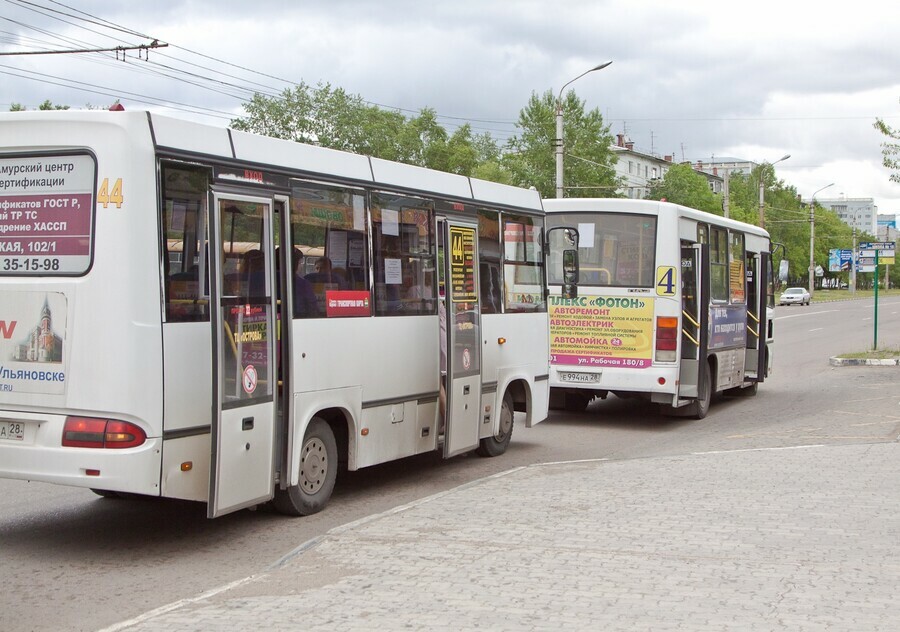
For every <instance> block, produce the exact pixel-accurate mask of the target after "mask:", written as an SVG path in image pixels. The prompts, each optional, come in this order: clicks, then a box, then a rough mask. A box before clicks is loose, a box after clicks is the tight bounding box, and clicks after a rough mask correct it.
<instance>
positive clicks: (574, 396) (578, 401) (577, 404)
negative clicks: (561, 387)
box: [566, 393, 593, 413]
mask: <svg viewBox="0 0 900 632" xmlns="http://www.w3.org/2000/svg"><path fill="white" fill-rule="evenodd" d="M592 399H593V397H591V396H590V395H585V394H584V393H566V410H567V411H569V412H570V413H580V412H584V409H585V408H587V407H588V404H590V403H591V400H592Z"/></svg>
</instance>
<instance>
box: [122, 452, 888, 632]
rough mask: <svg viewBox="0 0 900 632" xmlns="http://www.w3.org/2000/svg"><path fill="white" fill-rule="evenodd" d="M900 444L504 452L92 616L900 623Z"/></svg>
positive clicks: (740, 625)
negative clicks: (168, 592)
mask: <svg viewBox="0 0 900 632" xmlns="http://www.w3.org/2000/svg"><path fill="white" fill-rule="evenodd" d="M898 464H900V444H897V443H879V444H869V445H845V446H811V447H806V448H794V449H779V450H750V451H739V452H719V453H705V454H694V455H687V456H679V457H668V458H648V459H639V460H630V461H591V462H577V463H561V464H546V465H540V466H532V467H526V468H520V469H515V470H511V471H509V472H506V473H504V474H501V475H498V476H493V477H490V478H487V479H483V480H480V481H477V482H475V483H472V484H469V485H465V486H463V487H459V488H457V489H454V490H451V491H449V492H446V493H442V494H438V495H435V496H432V497H429V498H426V499H424V500H422V501H419V502H416V503H413V504H410V505H406V506H403V507H399V508H397V509H395V510H393V511H390V512H386V513H383V514H379V515H376V516H372V517H370V518H367V519H365V520H361V521H358V522H356V523H352V524H349V525H345V526H342V527H339V528H337V529H334V530H332V531H330V532H329V533H328V534H326V535H325V536H323V537H321V538H318V539H317V540H315V541H312V542H309V543H306V544H305V545H304V546H302V547H300V548H299V549H298V550H296V551H294V552H293V553H292V554H291V555H289V556H287V557H286V558H285V559H284V560H282V561H281V562H280V563H278V564H276V565H274V566H273V567H271V568H270V569H268V570H266V571H265V572H261V573H260V574H259V575H257V576H254V577H251V578H248V579H246V580H244V581H241V582H236V583H235V584H232V585H231V586H229V587H223V588H222V589H220V590H219V591H213V592H212V593H210V594H207V595H205V596H201V597H195V598H190V599H186V600H185V601H182V602H179V603H177V604H172V605H171V606H168V607H166V608H161V609H159V610H156V611H153V612H151V613H148V614H147V615H145V616H143V617H139V618H138V619H136V620H133V621H129V622H123V623H121V624H119V625H117V626H113V627H112V628H108V630H110V631H111V630H129V631H132V630H134V631H159V632H181V631H192V630H198V631H199V630H203V631H208V630H222V631H226V630H227V631H229V632H231V631H232V630H260V631H263V630H265V631H269V630H298V631H299V630H328V631H329V632H331V631H343V630H360V631H363V630H365V631H371V630H447V631H451V630H454V631H455V630H629V631H630V630H654V631H656V630H779V629H780V630H792V631H793V630H853V631H857V630H897V629H900V600H898V599H897V597H896V594H895V592H896V590H897V588H898V586H900V541H898V540H900V512H898V508H900V467H898Z"/></svg>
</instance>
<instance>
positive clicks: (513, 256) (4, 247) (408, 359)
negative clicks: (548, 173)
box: [0, 111, 549, 518]
mask: <svg viewBox="0 0 900 632" xmlns="http://www.w3.org/2000/svg"><path fill="white" fill-rule="evenodd" d="M543 222H544V214H543V210H542V204H541V200H540V198H539V196H538V195H537V193H536V192H534V191H528V190H525V189H519V188H514V187H509V186H505V185H500V184H495V183H490V182H485V181H480V180H476V179H471V178H467V177H463V176H459V175H453V174H448V173H442V172H436V171H431V170H427V169H422V168H418V167H413V166H409V165H403V164H397V163H393V162H389V161H385V160H379V159H375V158H369V157H366V156H361V155H353V154H349V153H344V152H339V151H333V150H328V149H323V148H318V147H312V146H308V145H303V144H299V143H294V142H287V141H280V140H275V139H270V138H264V137H260V136H256V135H251V134H246V133H241V132H237V131H233V130H229V129H225V128H217V127H210V126H205V125H200V124H196V123H192V122H187V121H183V120H177V119H172V118H166V117H162V116H157V115H156V114H151V113H148V112H72V111H66V112H17V113H7V114H0V477H6V478H16V479H24V480H32V481H44V482H49V483H58V484H63V485H72V486H79V487H87V488H91V489H93V490H94V491H96V492H97V493H98V494H100V495H103V496H109V497H115V496H122V495H126V494H140V495H150V496H160V497H165V498H179V499H188V500H194V501H205V502H207V503H208V515H209V517H211V518H212V517H216V516H220V515H222V514H225V513H228V512H231V511H235V510H238V509H241V508H245V507H251V506H255V505H259V504H261V503H265V502H267V501H270V500H273V502H274V505H275V507H276V508H277V509H278V510H279V511H282V512H284V513H287V514H295V515H305V514H309V513H313V512H315V511H318V510H320V509H321V508H322V507H323V506H324V505H325V503H326V502H327V500H328V498H329V496H330V495H331V492H332V489H333V486H334V481H335V474H336V471H337V469H338V467H339V466H344V467H346V468H348V469H349V470H357V469H359V468H363V467H367V466H371V465H375V464H378V463H384V462H387V461H391V460H394V459H400V458H403V457H407V456H410V455H415V454H419V453H423V452H428V451H434V450H439V451H441V452H442V454H443V456H444V457H452V456H454V455H458V454H461V453H465V452H469V451H471V450H476V451H477V452H479V453H480V454H482V455H488V456H493V455H499V454H501V453H503V452H504V451H505V450H506V448H507V445H508V444H509V441H510V436H511V433H512V430H513V419H514V411H520V412H521V413H524V422H525V425H526V426H531V425H533V424H536V423H538V422H540V421H542V420H544V419H545V418H546V417H547V411H548V397H549V381H548V379H549V378H548V352H549V344H548V340H547V335H548V334H547V331H548V330H547V308H546V301H545V298H544V291H543V288H544V279H545V275H544V268H543V253H544V249H543V245H544V244H543V241H542V239H543V236H544V231H543ZM326 264H330V265H326ZM443 323H450V324H451V326H449V327H447V326H443V327H442V326H441V325H442V324H443ZM448 349H449V350H450V353H449V354H446V353H442V350H444V351H446V350H448ZM444 356H446V357H444Z"/></svg>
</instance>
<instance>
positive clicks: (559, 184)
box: [555, 61, 612, 198]
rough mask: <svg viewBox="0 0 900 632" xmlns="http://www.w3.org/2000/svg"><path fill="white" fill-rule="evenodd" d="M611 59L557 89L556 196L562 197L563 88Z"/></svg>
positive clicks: (601, 66)
mask: <svg viewBox="0 0 900 632" xmlns="http://www.w3.org/2000/svg"><path fill="white" fill-rule="evenodd" d="M611 63H612V61H607V62H604V63H602V64H598V65H596V66H594V67H593V68H591V69H590V70H585V71H584V72H583V73H581V74H580V75H578V76H577V77H575V78H574V79H571V80H569V81H567V82H566V83H564V84H563V87H562V88H560V89H559V96H558V97H556V143H555V144H556V197H558V198H561V197H563V107H562V94H563V90H565V89H566V86H568V85H569V84H571V83H573V82H575V81H577V80H578V79H581V78H582V77H583V76H585V75H586V74H588V73H589V72H594V71H595V70H603V69H604V68H606V67H607V66H609V65H610V64H611Z"/></svg>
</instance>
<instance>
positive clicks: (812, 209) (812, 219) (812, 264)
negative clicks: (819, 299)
mask: <svg viewBox="0 0 900 632" xmlns="http://www.w3.org/2000/svg"><path fill="white" fill-rule="evenodd" d="M833 186H834V182H832V183H831V184H826V185H825V186H824V187H822V188H821V189H818V190H816V192H815V193H813V194H812V199H810V201H809V297H810V298H812V295H813V286H814V285H815V281H816V277H815V275H816V260H815V255H814V252H813V250H814V248H815V245H816V194H818V193H819V191H824V190H825V189H827V188H828V187H833Z"/></svg>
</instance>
